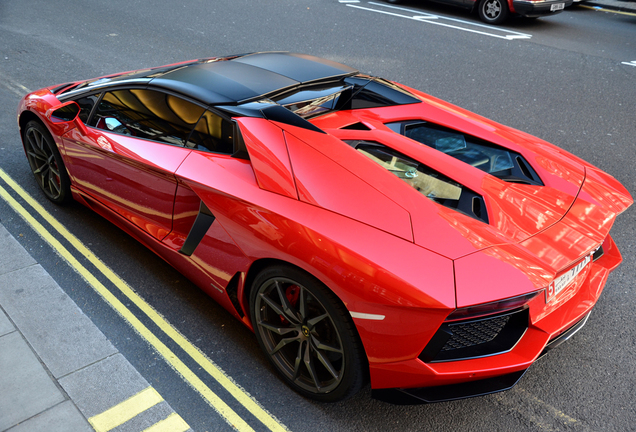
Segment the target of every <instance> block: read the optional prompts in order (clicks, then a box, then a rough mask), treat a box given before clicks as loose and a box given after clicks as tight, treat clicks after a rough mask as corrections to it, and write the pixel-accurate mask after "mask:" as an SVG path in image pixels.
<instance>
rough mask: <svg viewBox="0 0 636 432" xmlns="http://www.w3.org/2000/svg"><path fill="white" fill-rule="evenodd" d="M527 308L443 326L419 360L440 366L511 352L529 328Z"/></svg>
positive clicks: (448, 323)
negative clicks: (454, 361)
mask: <svg viewBox="0 0 636 432" xmlns="http://www.w3.org/2000/svg"><path fill="white" fill-rule="evenodd" d="M528 319H529V314H528V308H524V309H521V310H519V309H517V310H515V311H512V312H506V313H504V314H498V315H491V316H487V317H483V318H477V319H474V318H473V319H468V320H462V321H454V322H447V323H444V324H443V325H442V326H441V327H440V328H439V330H438V331H437V333H435V335H434V336H433V337H432V338H431V340H430V342H429V343H428V345H426V348H424V351H422V353H421V354H420V355H419V359H420V360H422V361H424V362H443V361H452V360H465V359H471V358H477V357H485V356H490V355H495V354H501V353H504V352H507V351H510V350H511V349H512V347H514V346H515V344H516V343H517V342H518V341H519V339H521V336H523V334H524V333H525V331H526V329H527V328H528Z"/></svg>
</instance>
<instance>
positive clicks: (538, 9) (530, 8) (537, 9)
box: [512, 0, 573, 17]
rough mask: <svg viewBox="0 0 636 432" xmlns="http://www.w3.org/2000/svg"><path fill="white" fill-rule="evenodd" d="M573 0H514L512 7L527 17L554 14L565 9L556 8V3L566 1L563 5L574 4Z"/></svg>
mask: <svg viewBox="0 0 636 432" xmlns="http://www.w3.org/2000/svg"><path fill="white" fill-rule="evenodd" d="M572 2H573V0H544V1H541V0H539V1H530V0H513V2H512V7H513V9H514V11H513V12H515V13H517V14H519V15H522V16H526V17H538V16H543V15H553V14H555V13H559V12H562V11H563V9H558V10H555V8H556V7H559V6H556V5H559V4H560V3H564V5H563V7H564V8H566V7H569V6H572Z"/></svg>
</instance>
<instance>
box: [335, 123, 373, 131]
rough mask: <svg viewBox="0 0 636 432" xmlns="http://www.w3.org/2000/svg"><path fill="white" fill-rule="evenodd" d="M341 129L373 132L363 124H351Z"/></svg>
mask: <svg viewBox="0 0 636 432" xmlns="http://www.w3.org/2000/svg"><path fill="white" fill-rule="evenodd" d="M340 129H351V130H371V128H369V127H368V126H367V125H365V124H364V123H361V122H358V123H353V124H350V125H348V126H345V127H342V128H340Z"/></svg>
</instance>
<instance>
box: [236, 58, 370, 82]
mask: <svg viewBox="0 0 636 432" xmlns="http://www.w3.org/2000/svg"><path fill="white" fill-rule="evenodd" d="M232 61H233V62H237V63H244V64H249V65H252V66H256V67H259V68H261V69H264V70H268V71H271V72H274V73H277V74H280V75H283V76H286V77H289V78H291V79H293V80H295V81H298V82H300V83H303V84H305V83H308V82H311V81H317V80H324V79H328V78H331V77H334V78H335V77H341V76H344V75H351V74H354V73H357V72H358V71H357V70H355V69H353V68H351V67H349V66H345V65H343V64H340V63H336V62H333V61H331V60H326V59H322V58H319V57H314V56H310V55H306V54H294V53H287V52H267V53H254V54H249V55H246V56H243V57H239V58H236V59H234V60H232Z"/></svg>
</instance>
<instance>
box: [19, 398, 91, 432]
mask: <svg viewBox="0 0 636 432" xmlns="http://www.w3.org/2000/svg"><path fill="white" fill-rule="evenodd" d="M69 431H72V432H91V431H93V428H91V427H90V426H89V424H88V423H87V422H86V419H85V418H84V416H83V415H82V414H81V413H80V412H79V411H78V410H77V408H76V407H75V405H73V403H72V402H71V401H66V402H62V403H61V404H59V405H56V406H54V407H53V408H51V409H49V410H46V411H44V412H43V413H41V414H38V415H37V416H35V417H32V418H30V419H29V420H27V421H25V422H22V423H20V424H19V425H17V426H15V427H13V428H11V429H10V430H9V431H8V432H69Z"/></svg>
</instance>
